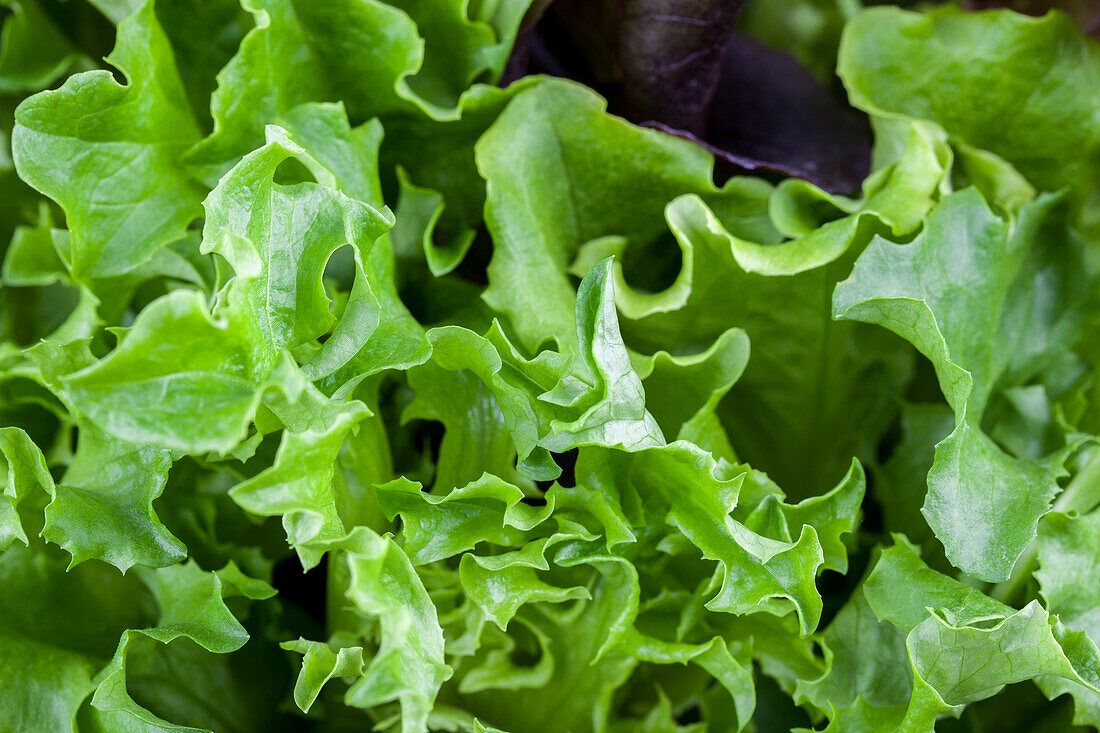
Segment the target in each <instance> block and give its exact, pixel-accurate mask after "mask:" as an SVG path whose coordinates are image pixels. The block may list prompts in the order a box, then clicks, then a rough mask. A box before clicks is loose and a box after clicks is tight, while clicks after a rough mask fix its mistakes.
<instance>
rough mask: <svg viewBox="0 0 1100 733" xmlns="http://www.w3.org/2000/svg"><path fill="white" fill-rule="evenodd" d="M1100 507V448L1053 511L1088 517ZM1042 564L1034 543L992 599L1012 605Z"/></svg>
mask: <svg viewBox="0 0 1100 733" xmlns="http://www.w3.org/2000/svg"><path fill="white" fill-rule="evenodd" d="M1098 504H1100V448H1097V449H1095V450H1094V451H1093V454H1092V457H1091V458H1090V459H1089V462H1088V463H1086V464H1085V467H1084V468H1082V469H1081V470H1080V471H1079V472H1078V473H1077V475H1076V476H1074V477H1073V480H1072V481H1070V482H1069V486H1067V487H1066V490H1065V491H1063V492H1062V493H1061V495H1059V496H1058V499H1057V500H1056V501H1055V502H1054V506H1053V507H1052V508H1051V511H1055V512H1062V513H1063V514H1065V513H1069V512H1077V513H1078V514H1088V513H1089V512H1090V511H1092V510H1093V509H1095V508H1096V506H1097V505H1098ZM1038 560H1039V545H1038V542H1037V541H1036V540H1032V541H1031V544H1030V545H1028V547H1027V549H1026V550H1024V553H1023V554H1022V555H1020V559H1019V560H1017V561H1016V565H1015V567H1013V569H1012V575H1010V576H1009V578H1008V580H1006V581H1004V582H1003V583H998V584H997V585H995V586H993V590H992V591H990V595H991V596H993V598H995V599H996V600H998V601H1000V602H1001V603H1007V604H1009V605H1011V603H1012V601H1014V600H1015V599H1016V597H1017V596H1018V595H1019V594H1020V592H1021V591H1022V590H1023V588H1024V584H1025V583H1027V579H1028V578H1030V577H1031V574H1032V573H1033V572H1035V566H1036V565H1037V564H1038Z"/></svg>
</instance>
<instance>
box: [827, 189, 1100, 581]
mask: <svg viewBox="0 0 1100 733" xmlns="http://www.w3.org/2000/svg"><path fill="white" fill-rule="evenodd" d="M1056 203H1057V198H1056V197H1043V198H1040V199H1039V200H1038V201H1036V202H1035V203H1034V204H1030V205H1028V206H1026V207H1024V208H1023V209H1021V211H1020V214H1019V218H1018V219H1017V220H1016V221H1015V222H1014V226H1013V227H1011V230H1010V225H1009V223H1008V222H1006V221H1004V220H1002V219H1001V218H999V217H998V216H996V215H995V214H994V213H993V212H992V211H990V209H989V208H988V206H987V205H986V203H985V202H984V201H983V199H982V197H981V195H980V194H979V193H978V192H977V191H976V190H974V189H967V190H964V191H961V192H959V193H956V194H953V195H951V196H949V197H947V198H945V199H944V200H943V201H942V202H941V203H940V205H939V206H937V207H936V209H935V210H934V211H933V212H932V213H931V214H930V215H929V218H928V220H927V222H926V225H925V228H924V230H923V231H922V232H921V233H920V235H918V236H917V238H916V239H915V240H914V241H913V242H912V243H911V244H906V245H895V244H890V243H888V242H887V241H886V240H883V239H876V240H875V241H874V242H872V243H871V245H870V246H868V248H867V250H866V251H865V252H864V253H863V254H862V255H861V256H860V259H859V261H858V262H857V263H856V265H855V268H854V270H853V271H852V275H851V277H849V278H848V279H847V280H846V281H844V282H843V283H841V284H840V285H839V286H838V287H837V289H836V293H835V295H834V299H833V312H834V314H835V315H836V317H837V318H843V319H849V320H860V321H866V322H869V323H878V324H880V325H882V326H885V327H886V328H889V329H890V330H892V331H894V332H895V333H897V334H899V335H900V336H902V337H903V338H905V339H906V340H908V341H909V342H911V343H912V344H913V345H914V346H916V347H917V348H918V349H919V350H920V351H921V353H923V354H924V355H925V356H927V357H928V358H929V359H930V360H931V361H932V365H933V366H934V367H935V369H936V375H937V377H938V378H939V382H940V388H941V390H942V391H943V393H944V396H945V397H946V399H947V401H948V403H949V404H950V405H951V406H952V408H953V409H954V410H955V417H956V427H955V430H954V432H952V434H951V435H950V436H948V438H947V439H946V440H944V441H943V442H942V443H940V444H939V445H938V446H937V448H936V459H935V462H934V463H933V466H932V470H931V471H930V472H929V475H928V487H929V492H928V498H927V499H926V501H925V505H924V509H923V512H924V515H925V517H926V518H927V519H928V523H929V525H930V526H931V527H932V529H933V531H934V532H935V533H936V536H937V537H938V538H939V539H940V540H941V541H942V542H943V543H944V547H945V548H946V550H947V557H948V559H950V560H951V562H952V563H953V564H955V565H956V566H957V567H959V568H961V569H963V570H965V571H967V572H969V573H971V574H973V575H976V576H978V577H981V578H983V579H987V580H995V581H998V580H1004V579H1006V578H1007V577H1008V574H1009V572H1010V571H1011V569H1012V565H1013V563H1014V562H1015V560H1016V558H1017V557H1019V555H1020V553H1022V552H1023V550H1024V548H1025V547H1026V545H1027V543H1028V542H1030V541H1031V539H1032V538H1033V537H1034V534H1035V523H1036V522H1037V521H1038V519H1039V517H1040V516H1042V515H1043V514H1044V513H1046V511H1047V510H1048V509H1049V506H1050V501H1051V499H1052V498H1053V496H1054V494H1055V493H1056V492H1057V490H1058V487H1057V484H1056V482H1055V480H1056V479H1057V477H1058V476H1059V475H1061V474H1062V473H1063V469H1062V465H1061V464H1062V462H1063V461H1064V454H1058V453H1056V454H1054V455H1052V456H1050V457H1048V458H1046V459H1043V460H1024V459H1017V458H1013V457H1011V456H1009V455H1007V454H1006V453H1004V452H1003V451H1002V450H1001V449H1000V448H999V447H998V446H997V445H996V444H995V443H994V442H993V441H992V440H991V439H990V438H989V437H988V436H987V435H986V434H985V433H984V432H982V429H981V420H982V416H983V413H984V412H985V408H986V405H987V404H988V402H989V400H990V397H991V396H992V395H993V393H994V390H995V389H996V388H998V387H1004V386H1007V385H1010V384H1018V383H1021V382H1023V381H1025V380H1026V379H1028V378H1029V377H1031V376H1033V375H1034V374H1035V373H1036V372H1038V371H1039V370H1040V369H1042V368H1043V366H1045V365H1046V364H1049V363H1050V362H1051V361H1052V360H1053V358H1054V356H1055V355H1056V354H1058V353H1059V351H1060V350H1062V349H1064V348H1066V347H1067V346H1069V345H1071V344H1073V343H1074V342H1075V341H1076V340H1077V339H1078V338H1079V337H1080V335H1081V334H1082V332H1083V330H1084V328H1085V327H1086V324H1087V323H1088V318H1089V313H1090V312H1091V311H1092V310H1093V308H1094V305H1093V297H1094V296H1093V295H1092V294H1091V293H1089V291H1088V289H1087V288H1086V287H1084V285H1083V282H1082V281H1083V280H1084V281H1086V282H1087V281H1088V279H1089V277H1088V276H1086V277H1085V278H1081V277H1080V275H1081V273H1082V272H1085V273H1087V272H1089V270H1088V266H1087V264H1086V263H1085V262H1084V261H1083V260H1082V257H1083V255H1082V254H1081V250H1080V247H1079V245H1078V243H1077V242H1076V241H1075V240H1074V239H1072V238H1069V237H1066V236H1065V230H1064V229H1061V228H1059V226H1058V219H1057V216H1056V213H1054V212H1052V209H1053V208H1054V206H1055V204H1056ZM1059 233H1062V234H1061V236H1059ZM931 273H936V276H935V277H932V276H931Z"/></svg>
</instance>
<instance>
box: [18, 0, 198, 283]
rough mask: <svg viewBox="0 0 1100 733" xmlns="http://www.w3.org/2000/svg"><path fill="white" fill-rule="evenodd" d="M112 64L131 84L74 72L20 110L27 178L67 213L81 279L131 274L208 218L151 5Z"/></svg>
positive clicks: (125, 31)
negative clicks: (185, 159)
mask: <svg viewBox="0 0 1100 733" xmlns="http://www.w3.org/2000/svg"><path fill="white" fill-rule="evenodd" d="M107 60H108V61H109V62H110V63H112V64H113V65H114V66H116V67H117V68H118V69H119V70H121V71H122V72H123V73H124V74H125V76H126V78H127V84H126V85H120V84H119V83H118V82H116V81H115V80H114V78H113V77H112V76H111V73H110V72H107V71H88V72H85V73H82V74H78V75H76V76H73V77H71V78H70V79H69V80H68V81H67V82H66V83H65V84H64V85H62V86H61V88H59V89H57V90H55V91H48V92H42V93H41V94H38V95H35V96H34V97H32V98H30V99H29V100H27V101H26V102H24V103H23V104H22V105H20V107H19V109H18V111H17V114H16V126H15V130H14V132H13V133H12V150H13V155H14V159H15V165H16V170H18V171H19V175H20V177H21V178H22V179H23V180H24V181H26V182H28V183H30V184H31V185H32V186H34V187H35V188H36V189H38V190H39V191H41V192H42V193H44V194H46V195H47V196H49V197H50V198H52V199H54V200H55V201H57V202H58V204H59V205H60V206H61V208H62V209H64V210H65V215H66V218H67V220H68V224H69V228H70V229H71V231H72V234H73V254H72V268H73V272H74V274H75V275H77V276H78V277H85V276H89V275H91V276H105V275H118V274H121V273H124V272H126V271H128V270H130V269H133V268H134V267H136V266H138V265H140V264H141V263H142V262H144V261H145V260H147V259H149V258H150V257H151V256H152V255H153V253H154V252H155V251H156V250H158V249H159V248H160V247H162V246H164V245H165V244H167V243H169V242H172V241H174V240H177V239H179V238H180V237H182V236H183V233H184V230H185V229H186V227H187V225H188V223H190V222H191V220H193V219H194V218H195V217H196V216H198V215H199V213H200V212H199V208H198V203H199V200H200V199H201V198H202V192H201V189H200V188H199V186H197V185H196V184H195V183H194V182H193V181H192V180H191V179H190V176H189V175H188V173H187V172H186V171H185V170H184V168H183V167H182V165H181V164H180V162H179V160H180V157H181V155H182V154H183V152H184V151H185V150H186V149H187V148H188V147H190V146H191V145H192V144H193V143H194V142H195V141H196V140H197V139H198V128H197V127H196V125H195V121H194V117H193V115H192V114H191V110H190V107H189V106H188V104H187V99H186V97H185V95H184V91H183V86H182V84H181V82H180V80H179V75H178V73H177V72H176V66H175V62H174V60H173V57H172V49H171V47H170V46H169V45H168V40H167V38H165V36H164V32H163V31H162V30H161V28H160V25H159V24H158V23H157V19H156V16H155V14H154V12H153V5H152V3H151V2H150V3H148V4H146V5H145V6H143V7H142V9H141V10H140V11H139V12H137V13H135V14H134V15H132V16H130V17H129V18H127V19H126V20H124V21H123V22H122V23H121V24H120V25H119V33H118V42H117V45H116V47H115V50H114V51H113V52H112V54H111V55H110V56H109V57H108V59H107ZM104 171H110V174H109V175H108V174H105V173H104ZM105 182H106V183H105ZM89 191H96V192H97V194H96V195H94V196H90V195H89V194H88V192H89Z"/></svg>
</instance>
